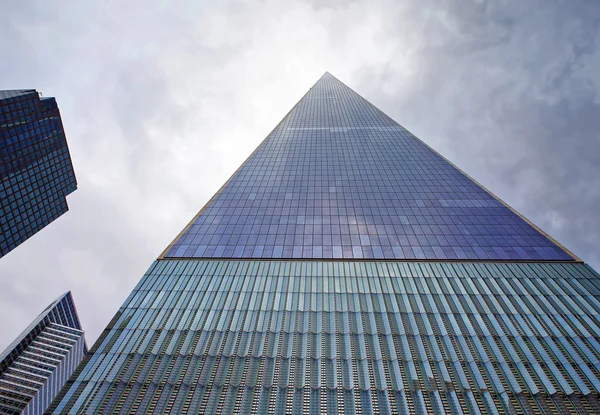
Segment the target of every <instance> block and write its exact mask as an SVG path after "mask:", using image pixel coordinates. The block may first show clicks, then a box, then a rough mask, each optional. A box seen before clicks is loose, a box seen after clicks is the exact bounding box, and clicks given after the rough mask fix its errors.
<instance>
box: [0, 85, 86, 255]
mask: <svg viewBox="0 0 600 415" xmlns="http://www.w3.org/2000/svg"><path fill="white" fill-rule="evenodd" d="M75 189H77V181H76V180H75V173H74V172H73V165H72V163H71V157H70V155H69V148H68V147H67V140H66V138H65V133H64V129H63V125H62V121H61V118H60V112H59V110H58V106H57V105H56V100H55V99H54V98H50V97H40V95H39V94H38V93H37V92H36V90H34V89H24V90H10V91H0V257H2V256H4V255H6V254H7V253H8V252H9V251H11V250H12V249H14V248H15V247H17V246H18V245H20V244H21V243H23V242H24V241H25V240H27V239H28V238H30V237H31V236H32V235H34V234H35V233H36V232H38V231H39V230H41V229H42V228H44V227H45V226H46V225H48V224H49V223H50V222H52V221H54V220H55V219H56V218H58V217H59V216H60V215H62V214H63V213H65V212H66V211H67V210H69V207H68V206H67V201H66V196H67V195H68V194H69V193H71V192H73V191H74V190H75Z"/></svg>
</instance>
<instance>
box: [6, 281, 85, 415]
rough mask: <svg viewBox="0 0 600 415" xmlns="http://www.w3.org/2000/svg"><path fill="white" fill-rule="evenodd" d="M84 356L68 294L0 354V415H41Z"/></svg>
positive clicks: (79, 331) (57, 300) (74, 310)
mask: <svg viewBox="0 0 600 415" xmlns="http://www.w3.org/2000/svg"><path fill="white" fill-rule="evenodd" d="M86 352H87V346H86V344H85V338H84V333H83V330H82V329H81V324H80V322H79V317H78V315H77V311H76V309H75V304H74V303H73V297H72V296H71V293H70V292H67V293H65V294H63V295H61V296H60V297H59V298H57V299H56V300H55V301H53V302H52V304H50V305H49V306H48V307H46V309H45V310H44V311H43V312H42V313H41V314H40V315H39V316H37V317H36V319H35V320H33V321H32V322H31V324H30V325H29V326H28V327H27V328H26V329H25V330H24V331H23V332H22V333H21V334H20V335H19V336H18V337H17V338H16V339H15V340H14V341H13V342H12V343H11V344H10V345H9V346H8V347H7V348H6V350H4V352H2V354H0V413H1V414H27V415H34V414H43V413H44V410H45V409H46V408H47V407H48V405H50V402H52V399H54V397H55V396H56V394H57V393H58V391H60V389H61V388H62V387H63V385H64V384H65V382H66V381H67V379H69V377H70V376H71V374H72V373H73V371H74V370H75V368H76V367H77V365H78V364H79V363H80V362H81V360H82V359H83V356H84V355H85V353H86Z"/></svg>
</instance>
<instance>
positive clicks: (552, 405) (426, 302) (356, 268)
mask: <svg viewBox="0 0 600 415" xmlns="http://www.w3.org/2000/svg"><path fill="white" fill-rule="evenodd" d="M599 313H600V280H599V279H598V274H596V273H595V272H594V271H593V270H592V269H591V268H589V267H588V266H586V265H584V264H581V263H490V262H485V263H483V262H482V263H458V262H456V263H450V262H448V263H443V262H440V263H435V262H334V261H332V262H327V261H319V262H317V261H242V260H240V261H237V260H161V261H156V262H155V263H154V264H153V265H152V266H151V267H150V269H149V271H148V272H147V274H146V275H145V276H144V277H143V278H142V280H141V281H140V283H139V284H138V286H137V287H136V289H135V290H134V291H133V292H132V294H131V295H130V296H129V298H128V299H127V300H126V302H125V303H124V305H123V307H122V308H121V309H120V310H119V311H118V313H117V314H116V315H115V317H114V319H113V320H112V321H111V323H110V324H109V326H108V327H107V329H106V330H105V332H104V333H103V334H102V336H101V338H100V340H99V341H98V342H97V343H96V345H95V346H94V348H93V349H92V350H91V352H90V353H89V354H88V356H87V357H86V360H85V364H84V365H81V366H80V369H79V370H78V372H77V376H76V377H74V378H72V379H71V381H70V382H69V383H68V384H67V387H66V388H65V389H63V391H62V393H61V396H60V399H57V400H55V401H54V404H53V408H52V410H51V412H53V413H72V414H78V413H90V414H91V413H173V414H175V413H177V414H198V413H201V414H217V413H219V414H221V413H223V414H227V413H239V414H266V413H277V414H288V413H290V414H323V413H358V414H395V413H400V414H450V413H452V414H536V413H540V414H542V413H543V414H597V413H600V402H599V398H598V396H599V393H600V362H599V357H600V342H599V335H600V328H599V327H600V320H599Z"/></svg>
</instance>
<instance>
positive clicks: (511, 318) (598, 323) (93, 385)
mask: <svg viewBox="0 0 600 415" xmlns="http://www.w3.org/2000/svg"><path fill="white" fill-rule="evenodd" d="M599 313H600V279H599V276H598V274H596V273H595V272H594V270H592V269H591V268H590V267H589V266H587V265H585V264H583V263H582V262H581V261H580V260H579V259H578V258H576V257H575V256H574V255H573V254H571V253H570V252H569V251H567V250H566V249H565V248H563V247H562V246H560V245H559V244H557V242H556V241H554V240H552V239H551V238H550V237H549V236H548V235H546V234H545V233H543V232H542V231H541V230H540V229H538V228H537V227H535V226H534V225H532V224H531V223H530V222H528V221H527V220H526V219H525V218H523V217H522V216H520V215H519V214H518V213H517V212H515V211H514V210H512V209H511V208H510V207H508V206H507V205H506V204H504V203H503V202H502V201H500V200H499V199H498V198H496V197H495V196H494V195H493V194H491V193H490V192H488V191H487V190H485V189H484V188H482V187H481V186H480V185H479V184H477V183H476V182H474V181H473V180H472V179H471V178H469V177H468V176H467V175H465V174H464V173H463V172H461V171H460V170H458V169H457V168H456V167H454V166H453V165H452V164H450V163H449V162H448V161H447V160H445V159H444V158H443V157H441V156H440V155H439V154H437V153H436V152H435V151H433V150H432V149H430V148H429V147H428V146H427V145H425V144H424V143H423V142H421V141H420V140H419V139H417V138H416V137H415V136H413V135H412V134H411V133H409V132H408V131H407V130H406V129H404V128H403V127H401V126H400V125H398V124H397V123H396V122H394V121H393V120H392V119H390V118H389V117H388V116H386V115H385V114H383V113H382V112H381V111H379V110H378V109H377V108H375V107H374V106H373V105H371V104H370V103H368V102H367V101H366V100H364V99H363V98H361V97H360V96H359V95H357V94H356V93H355V92H353V91H352V90H351V89H349V88H348V87H347V86H345V85H344V84H342V83H341V82H340V81H338V80H337V79H336V78H334V77H333V76H332V75H330V74H328V73H326V74H325V75H324V76H323V77H322V78H321V79H320V80H319V81H318V82H317V83H316V84H315V85H314V86H313V87H312V88H311V89H310V91H309V92H308V93H307V94H306V95H305V96H304V97H303V98H302V99H301V100H300V102H299V103H298V104H297V105H296V106H295V107H294V108H293V109H292V110H291V111H290V113H289V114H288V115H287V116H286V117H285V118H284V119H283V120H282V121H281V122H280V123H279V125H278V126H277V127H276V128H275V129H274V130H273V131H272V132H271V134H269V136H268V137H267V138H266V140H265V141H264V142H263V143H262V144H261V145H260V146H259V147H258V148H257V150H256V151H255V152H254V153H253V154H252V155H251V156H250V158H249V159H248V160H247V161H246V162H245V163H244V164H243V165H242V166H241V167H240V169H239V170H238V171H237V172H236V173H235V174H234V175H233V176H232V177H231V179H230V180H229V181H228V182H227V183H226V184H225V185H224V186H223V187H222V188H221V189H220V190H219V192H218V193H217V194H216V195H215V196H214V197H213V198H212V199H211V200H210V201H209V203H208V204H207V205H206V206H205V207H204V208H203V209H202V210H201V211H200V212H199V213H198V215H197V216H196V217H195V218H194V219H193V220H192V221H191V223H190V224H189V225H188V226H187V227H186V228H185V229H184V230H183V231H182V233H181V234H180V235H179V236H178V237H177V238H176V239H175V240H174V241H173V243H172V244H171V245H170V246H169V247H168V248H167V249H166V250H165V252H164V253H163V254H162V255H161V256H160V257H159V258H158V259H157V260H156V261H155V262H154V263H153V264H152V265H151V266H150V269H149V270H148V272H147V273H146V275H144V277H143V278H142V280H141V281H140V283H139V284H138V286H137V287H136V288H135V289H134V291H133V292H132V293H131V295H130V296H129V298H127V300H126V301H125V303H124V304H123V306H122V307H121V308H120V309H119V311H118V312H117V314H116V315H115V316H114V318H113V319H112V320H111V322H110V323H109V325H108V327H107V328H106V330H105V331H104V332H103V333H102V335H101V336H100V338H99V339H98V341H97V342H96V343H95V345H94V346H93V347H92V350H91V351H90V353H89V354H88V355H87V356H86V358H85V360H84V363H82V365H81V366H80V368H79V369H78V371H77V372H78V373H77V374H76V376H73V377H72V378H71V379H70V380H69V382H68V383H67V386H65V388H64V389H63V390H62V391H61V392H60V394H59V397H57V399H56V400H55V401H54V402H53V404H52V406H51V408H50V410H49V413H61V414H62V413H70V414H79V413H173V414H198V413H201V414H230V413H236V414H267V413H273V414H324V413H348V414H397V413H400V414H598V413H600V402H599V393H600V338H599V336H600V328H599V327H600V318H599V316H600V314H599Z"/></svg>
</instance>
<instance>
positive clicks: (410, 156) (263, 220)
mask: <svg viewBox="0 0 600 415" xmlns="http://www.w3.org/2000/svg"><path fill="white" fill-rule="evenodd" d="M165 256H166V257H186V258H190V257H194V258H345V259H360V258H375V259H441V260H446V259H450V260H452V259H472V260H476V259H481V260H484V259H488V260H489V259H491V260H572V259H573V258H572V257H571V256H570V255H569V254H568V253H566V252H565V251H563V250H562V249H561V248H560V247H558V246H557V245H555V244H554V243H553V242H552V241H551V240H550V239H549V238H547V237H546V236H544V235H543V234H542V233H540V232H539V231H538V230H536V229H535V228H534V227H532V226H531V225H529V224H528V223H527V222H526V221H525V220H523V219H522V218H521V217H519V216H518V215H517V214H515V213H514V212H513V211H511V210H510V209H509V208H507V207H506V206H504V205H503V204H502V203H501V202H500V201H498V200H497V199H496V198H494V197H493V196H492V195H491V194H489V193H488V192H486V191H485V190H484V189H482V188H481V187H480V186H479V185H477V184H476V183H474V182H473V181H472V180H471V179H470V178H468V177H467V176H465V175H464V174H463V173H461V172H460V171H459V170H457V169H456V168H455V167H453V166H452V165H451V164H449V163H448V162H447V161H446V160H444V159H443V158H442V157H440V156H439V155H438V154H436V153H435V152H434V151H432V150H431V149H430V148H429V147H427V146H426V145H425V144H424V143H423V142H421V141H420V140H419V139H417V138H416V137H415V136H413V135H412V134H411V133H409V132H408V131H407V130H406V129H404V128H403V127H402V126H400V125H399V124H397V123H396V122H395V121H393V120H392V119H391V118H389V117H388V116H386V115H385V114H383V113H382V112H381V111H379V110H378V109H377V108H376V107H374V106H373V105H371V104H370V103H369V102H367V101H366V100H365V99H363V98H362V97H360V96H359V95H358V94H356V93H355V92H354V91H352V90H351V89H350V88H348V87H347V86H345V85H344V84H342V83H341V82H340V81H338V80H337V79H336V78H334V77H333V76H332V75H330V74H325V75H324V76H323V77H322V78H321V79H320V80H319V81H318V82H317V83H316V84H315V85H314V86H313V87H312V88H311V89H310V91H309V92H308V93H307V94H306V95H305V96H304V97H303V98H302V99H301V100H300V102H299V103H298V104H297V105H296V106H295V107H294V108H293V109H292V111H291V112H290V113H289V114H288V115H287V116H286V117H285V118H284V119H283V120H282V121H281V123H280V124H279V125H278V126H277V127H276V128H275V130H273V132H272V133H271V134H270V135H269V136H268V137H267V138H266V140H265V141H264V142H263V143H262V144H261V145H260V146H259V147H258V149H257V150H256V151H255V152H254V153H253V154H252V156H251V157H250V158H249V159H248V160H247V161H246V163H245V164H244V165H243V166H242V167H241V168H240V169H239V171H238V172H237V173H236V174H235V175H234V176H233V177H232V178H231V179H230V180H229V182H228V183H227V184H226V185H225V186H224V187H223V188H222V189H221V190H220V191H219V193H218V194H217V195H216V196H215V197H214V198H213V200H212V201H211V202H210V203H209V204H208V205H207V206H206V207H205V209H204V210H202V212H201V214H200V215H199V216H197V217H196V218H195V220H194V221H193V222H192V224H191V225H190V226H189V227H188V228H187V229H186V230H185V232H184V233H183V234H182V235H181V237H179V238H178V239H177V240H176V241H175V242H174V244H173V245H172V246H171V247H170V248H169V249H168V251H167V253H166V255H165Z"/></svg>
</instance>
